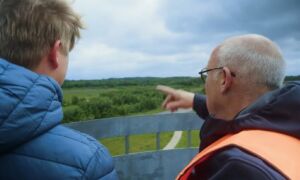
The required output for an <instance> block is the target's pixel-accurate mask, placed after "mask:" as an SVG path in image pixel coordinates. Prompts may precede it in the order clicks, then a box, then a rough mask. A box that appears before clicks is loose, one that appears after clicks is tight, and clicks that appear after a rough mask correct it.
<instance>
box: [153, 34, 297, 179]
mask: <svg viewBox="0 0 300 180" xmlns="http://www.w3.org/2000/svg"><path fill="white" fill-rule="evenodd" d="M284 69H285V63H284V60H283V58H282V55H281V54H280V52H279V49H278V47H277V46H276V45H275V44H274V43H273V42H272V41H270V40H269V39H267V38H265V37H263V36H260V35H243V36H237V37H232V38H230V39H227V40H225V41H224V42H223V43H222V44H220V45H219V46H217V47H216V48H215V49H214V50H213V52H212V55H211V57H210V60H209V62H208V65H207V67H206V68H205V69H203V70H202V71H201V72H200V75H201V77H202V79H203V80H205V90H206V96H203V95H199V94H194V93H191V92H186V91H183V90H175V89H172V88H170V87H166V86H158V87H157V89H159V90H161V91H163V92H164V93H166V94H167V95H168V96H167V98H166V99H165V101H164V103H163V107H164V108H166V109H168V110H171V111H176V110H177V109H178V108H191V107H193V109H194V110H195V111H196V113H197V114H198V115H199V116H200V117H202V118H203V119H205V123H204V125H203V127H202V129H201V131H200V139H201V145H200V152H199V154H197V155H196V156H195V158H194V159H193V160H192V161H191V162H190V163H189V164H188V165H187V166H186V167H185V168H184V169H183V170H182V171H181V173H180V174H179V175H178V176H177V179H299V178H300V173H299V172H298V171H299V169H300V158H299V152H300V140H299V139H300V121H299V117H300V111H299V110H298V108H299V107H300V84H299V83H297V82H294V83H289V84H286V85H284V86H283V87H282V83H283V80H284Z"/></svg>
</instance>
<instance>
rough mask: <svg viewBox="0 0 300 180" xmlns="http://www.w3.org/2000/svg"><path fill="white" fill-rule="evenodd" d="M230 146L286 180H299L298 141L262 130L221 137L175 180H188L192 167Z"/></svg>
mask: <svg viewBox="0 0 300 180" xmlns="http://www.w3.org/2000/svg"><path fill="white" fill-rule="evenodd" d="M232 145H233V146H237V147H240V148H241V149H244V150H246V151H249V152H250V153H252V154H254V155H255V156H257V157H258V158H260V159H262V160H264V161H265V162H267V163H268V164H270V165H272V167H273V168H274V169H275V170H277V171H278V172H280V173H281V174H283V175H285V176H286V177H288V178H289V179H300V140H299V139H297V138H294V137H292V136H288V135H285V134H281V133H277V132H272V131H264V130H244V131H241V132H239V133H237V134H230V135H226V136H224V137H222V138H221V139H219V140H217V141H215V142H214V143H212V144H211V145H210V146H208V147H207V148H205V149H204V150H202V151H201V152H200V153H198V154H197V155H196V156H195V157H194V158H193V159H192V161H191V162H190V163H189V164H188V165H187V166H186V167H185V168H184V169H183V170H182V171H181V172H180V173H179V174H178V176H177V178H176V179H177V180H185V179H188V177H189V176H190V174H191V173H192V171H193V169H194V168H195V166H196V165H199V164H200V163H202V162H204V161H205V160H206V159H207V158H209V157H210V156H211V155H213V154H214V152H215V151H217V150H219V149H221V148H224V147H226V146H232ZM203 173H205V172H203Z"/></svg>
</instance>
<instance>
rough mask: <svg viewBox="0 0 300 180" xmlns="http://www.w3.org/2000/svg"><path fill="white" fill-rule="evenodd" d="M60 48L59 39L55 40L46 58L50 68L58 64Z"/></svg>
mask: <svg viewBox="0 0 300 180" xmlns="http://www.w3.org/2000/svg"><path fill="white" fill-rule="evenodd" d="M60 49H61V41H60V40H57V41H55V43H54V44H53V46H52V47H51V49H50V52H49V56H48V60H49V63H50V65H51V67H52V68H54V69H56V68H57V67H58V66H59V52H60Z"/></svg>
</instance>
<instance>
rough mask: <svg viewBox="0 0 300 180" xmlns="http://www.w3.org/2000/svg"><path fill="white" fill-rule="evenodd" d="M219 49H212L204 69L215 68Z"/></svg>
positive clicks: (218, 47)
mask: <svg viewBox="0 0 300 180" xmlns="http://www.w3.org/2000/svg"><path fill="white" fill-rule="evenodd" d="M219 49H220V46H217V47H216V48H215V49H213V51H212V53H211V55H210V58H209V60H208V62H207V65H206V68H211V67H215V65H216V64H217V59H218V51H219Z"/></svg>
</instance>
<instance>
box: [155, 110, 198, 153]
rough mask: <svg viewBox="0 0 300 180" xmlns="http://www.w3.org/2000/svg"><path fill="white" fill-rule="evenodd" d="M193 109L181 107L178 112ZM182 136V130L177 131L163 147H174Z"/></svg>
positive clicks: (165, 148) (166, 148)
mask: <svg viewBox="0 0 300 180" xmlns="http://www.w3.org/2000/svg"><path fill="white" fill-rule="evenodd" d="M190 111H192V110H191V109H180V110H178V111H177V112H176V113H183V112H190ZM166 113H171V112H162V113H161V114H166ZM181 136H182V131H175V132H174V134H173V136H172V138H171V140H170V141H169V143H168V144H167V145H166V146H165V147H164V148H163V150H168V149H174V148H175V147H176V145H177V144H178V143H179V141H180V139H181Z"/></svg>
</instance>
